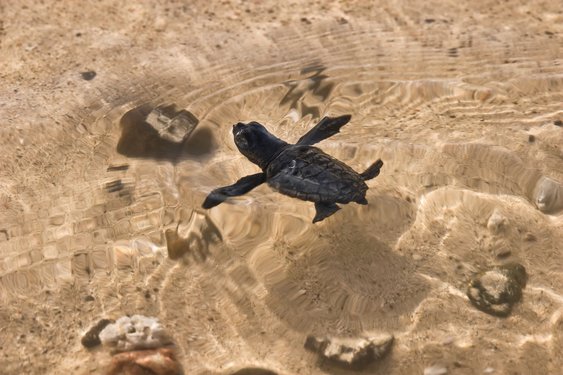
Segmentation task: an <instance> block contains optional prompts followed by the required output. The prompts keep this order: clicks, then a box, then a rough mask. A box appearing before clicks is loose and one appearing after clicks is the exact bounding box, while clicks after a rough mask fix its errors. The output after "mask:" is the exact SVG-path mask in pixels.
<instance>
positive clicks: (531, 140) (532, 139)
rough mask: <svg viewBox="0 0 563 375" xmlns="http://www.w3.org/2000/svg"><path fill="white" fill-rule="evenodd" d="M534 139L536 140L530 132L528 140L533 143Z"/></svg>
mask: <svg viewBox="0 0 563 375" xmlns="http://www.w3.org/2000/svg"><path fill="white" fill-rule="evenodd" d="M535 141H536V137H535V136H533V135H532V134H530V135H529V136H528V142H530V143H534V142H535Z"/></svg>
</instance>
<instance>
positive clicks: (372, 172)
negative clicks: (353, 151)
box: [360, 159, 383, 181]
mask: <svg viewBox="0 0 563 375" xmlns="http://www.w3.org/2000/svg"><path fill="white" fill-rule="evenodd" d="M382 166H383V162H382V161H381V159H377V161H376V162H375V163H373V164H372V165H370V166H369V168H368V169H366V170H365V171H364V172H363V173H360V176H362V178H363V179H364V181H365V180H371V179H372V178H375V177H377V175H379V170H380V169H381V167H382Z"/></svg>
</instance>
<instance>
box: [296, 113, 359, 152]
mask: <svg viewBox="0 0 563 375" xmlns="http://www.w3.org/2000/svg"><path fill="white" fill-rule="evenodd" d="M351 118H352V116H351V115H344V116H340V117H323V119H322V120H321V121H319V123H318V124H317V125H315V126H314V127H313V128H312V129H311V130H309V131H308V132H307V133H306V134H305V135H304V136H303V137H301V138H299V140H298V141H297V144H298V145H305V146H311V145H314V144H315V143H318V142H320V141H322V140H323V139H327V138H329V137H332V136H333V135H335V134H336V133H338V132H339V131H340V128H341V127H343V126H344V125H346V124H347V123H348V121H350V119H351Z"/></svg>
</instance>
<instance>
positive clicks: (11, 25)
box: [0, 0, 563, 374]
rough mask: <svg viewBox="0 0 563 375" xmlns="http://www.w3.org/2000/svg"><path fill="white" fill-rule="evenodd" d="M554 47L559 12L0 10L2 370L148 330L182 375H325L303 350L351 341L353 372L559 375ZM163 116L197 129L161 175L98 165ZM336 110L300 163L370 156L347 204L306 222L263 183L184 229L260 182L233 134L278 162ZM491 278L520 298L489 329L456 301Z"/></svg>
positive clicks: (384, 7)
mask: <svg viewBox="0 0 563 375" xmlns="http://www.w3.org/2000/svg"><path fill="white" fill-rule="evenodd" d="M562 42H563V12H562V11H561V6H560V5H559V4H557V2H556V1H532V2H530V1H507V2H496V1H482V0H479V1H473V2H470V3H463V2H455V1H440V2H439V1H430V2H424V4H423V5H420V2H414V1H413V2H407V1H399V2H385V1H375V2H374V1H357V2H354V1H351V2H341V3H336V2H334V3H333V2H318V3H312V2H311V3H306V4H305V3H301V2H289V3H287V2H285V3H284V5H278V4H277V2H256V3H248V2H227V1H224V2H221V1H213V0H211V1H205V2H203V1H201V2H200V1H195V2H189V3H188V2H187V3H186V4H180V3H179V2H173V1H155V2H116V1H108V0H102V1H99V2H96V3H95V4H94V3H92V4H88V5H86V4H82V3H80V2H71V1H66V2H57V3H56V4H50V2H47V3H45V4H42V3H39V2H32V1H17V2H16V1H14V2H3V3H2V4H0V61H1V62H0V82H1V84H0V121H1V124H0V149H1V150H2V152H1V153H0V300H1V303H0V346H1V350H0V369H1V371H0V372H2V373H5V374H22V373H29V374H32V373H33V374H40V373H53V374H63V373H64V374H68V373H73V374H88V373H103V369H104V366H105V365H106V364H107V362H108V354H106V353H104V352H101V351H98V352H89V351H87V350H86V349H84V348H83V347H82V346H81V344H80V338H81V335H82V334H83V333H84V332H85V331H86V330H87V328H88V327H90V326H91V325H92V324H94V323H95V322H96V321H97V320H98V319H100V318H103V317H109V318H118V317H120V316H122V315H124V314H142V315H146V316H156V317H158V318H159V319H160V321H161V323H162V324H163V325H164V326H165V327H166V328H167V329H168V330H169V331H170V332H171V334H172V336H173V337H174V339H175V341H176V343H177V345H178V348H179V357H180V359H181V361H182V364H183V366H184V369H185V371H186V373H187V374H208V373H216V374H229V373H232V372H234V371H235V370H237V369H240V368H244V367H263V368H267V369H270V370H273V371H276V372H278V373H280V374H295V373H300V374H329V373H339V374H340V373H342V374H344V373H347V372H346V371H345V370H341V369H334V368H332V367H329V366H327V365H319V363H318V362H317V358H316V356H315V355H314V354H313V353H310V352H308V351H306V350H305V349H304V347H303V344H304V343H305V338H306V336H307V335H309V334H316V335H319V336H324V335H344V336H354V335H359V334H361V333H362V332H365V331H381V332H387V333H392V334H393V335H394V336H395V342H394V346H393V350H392V353H391V354H390V355H389V356H388V357H387V358H385V359H384V360H383V361H382V362H380V363H377V364H374V365H372V366H371V367H369V368H368V369H367V370H366V372H367V373H376V374H422V373H423V371H424V369H425V368H429V367H431V366H435V368H447V369H448V371H449V373H453V374H481V373H483V371H485V370H489V369H494V373H495V374H508V373H518V374H557V373H559V371H560V369H561V368H563V357H562V356H561V353H562V352H563V318H562V312H563V245H562V244H563V216H562V208H563V187H562V183H563V127H561V121H563V58H562V56H563V48H562V47H563V43H562ZM90 70H92V71H95V72H96V76H95V77H94V78H93V79H92V80H85V79H83V78H82V76H81V72H86V71H90ZM169 103H175V104H177V105H178V106H179V107H180V108H186V109H188V110H189V111H191V113H193V114H194V115H195V116H196V117H197V118H198V119H199V120H200V123H199V126H198V130H196V132H195V133H194V135H193V139H192V140H191V141H190V142H188V144H187V145H186V147H185V150H184V152H183V153H182V157H181V158H180V159H178V160H176V161H170V160H168V159H167V158H166V157H162V156H163V155H164V156H166V155H165V154H163V155H160V156H161V157H157V156H158V155H156V154H155V153H151V152H150V149H146V148H143V147H144V146H143V147H141V146H140V148H135V147H136V146H137V145H138V144H143V142H142V141H141V140H139V139H136V138H128V139H125V140H123V138H122V139H121V142H122V143H121V147H125V148H126V149H127V150H129V151H130V152H133V151H134V152H136V153H137V155H139V156H145V157H144V158H138V157H131V153H130V152H129V151H128V152H129V153H128V154H127V152H125V153H126V154H127V155H124V154H123V149H120V150H121V151H122V153H119V152H118V151H117V149H118V144H120V137H122V128H123V127H124V126H125V127H126V126H131V124H133V125H132V126H134V125H135V124H138V121H137V120H136V119H138V113H140V111H136V112H135V111H133V112H129V111H131V110H132V109H134V108H136V107H139V106H141V105H146V107H145V108H149V110H150V108H152V107H154V106H155V105H159V104H169ZM128 112H129V114H128V115H127V116H126V117H125V118H124V119H123V120H121V118H122V117H123V116H124V115H125V114H126V113H128ZM344 113H351V114H352V115H353V118H352V121H351V123H350V124H349V125H347V126H346V127H345V128H344V129H343V131H342V133H341V134H339V135H336V136H334V137H332V138H331V139H329V140H326V141H323V142H322V143H321V144H320V147H322V148H323V149H324V150H325V151H326V152H328V153H330V154H332V155H334V156H335V157H338V158H340V159H341V160H343V161H345V162H346V163H348V164H349V165H351V166H352V167H353V168H355V169H356V170H358V171H360V170H363V169H365V168H366V167H367V166H368V165H369V164H371V163H372V162H373V161H374V160H376V159H377V158H381V159H383V161H384V162H385V165H384V168H383V169H382V173H381V175H380V176H379V177H378V178H377V179H375V180H372V181H370V182H369V185H370V187H371V188H370V190H369V192H368V196H367V198H368V200H369V202H370V204H369V205H368V206H367V207H364V206H358V205H354V204H351V205H348V206H345V207H343V209H342V210H341V211H339V212H338V213H337V214H336V215H335V216H333V217H331V218H329V219H328V220H326V221H324V222H322V223H320V224H317V225H312V224H311V223H310V221H311V219H312V217H313V216H314V210H313V206H312V204H310V203H307V202H301V201H298V200H294V199H291V198H288V197H285V196H282V195H280V194H277V193H275V192H273V191H272V190H271V189H269V188H268V187H267V186H261V187H259V188H257V189H255V190H254V191H253V192H252V193H250V194H248V195H247V196H245V197H241V198H238V199H236V200H235V201H234V202H233V204H223V205H221V206H219V207H217V208H214V209H212V210H210V211H204V210H201V209H199V208H198V207H199V206H200V204H201V202H202V200H203V199H204V197H205V195H206V194H207V193H208V192H209V191H210V190H211V189H212V188H214V187H217V186H220V185H225V184H229V183H232V182H233V181H235V180H236V179H238V178H239V177H241V176H243V175H245V174H250V173H255V172H256V171H257V169H256V167H255V166H253V165H252V164H251V163H249V162H248V161H246V160H245V159H244V158H243V157H242V156H241V155H240V154H239V153H238V152H237V151H236V149H235V146H234V144H233V142H232V139H231V134H230V126H231V124H233V123H235V122H237V121H249V120H257V121H260V122H262V123H264V124H267V125H268V127H269V129H271V130H272V131H273V132H274V133H275V134H277V135H278V136H280V137H282V138H284V139H286V140H288V141H295V140H297V139H298V138H299V137H300V136H301V135H302V134H303V133H304V132H306V130H307V129H309V128H310V127H312V126H313V125H314V124H315V122H316V121H318V118H319V116H323V115H325V114H329V115H337V114H344ZM136 116H137V117H136ZM120 120H121V121H120ZM128 124H129V125H128ZM555 124H559V126H558V125H555ZM131 150H133V151H131ZM128 155H129V156H128ZM123 165H128V168H126V169H125V168H121V169H120V168H111V167H116V166H123ZM108 168H109V169H108ZM118 180H120V182H119V181H118ZM194 208H195V210H194ZM540 208H541V210H540ZM167 231H168V232H167ZM165 233H168V235H167V236H166V235H165ZM166 238H168V239H169V243H170V242H171V241H175V242H174V243H175V244H176V245H175V246H177V248H176V249H184V248H186V246H187V248H189V251H188V253H187V254H186V255H184V257H183V258H181V259H179V260H171V259H168V258H167V250H166ZM505 261H515V262H519V263H521V264H523V265H524V266H525V267H526V270H527V272H528V276H529V280H528V285H527V286H526V289H525V290H524V295H523V301H522V303H520V304H518V305H516V306H515V308H514V310H513V311H512V314H511V315H510V316H509V317H508V318H505V319H501V318H496V317H493V316H489V315H487V314H485V313H483V312H481V311H479V310H477V309H475V308H474V307H473V306H472V305H471V304H470V303H469V301H468V299H467V297H466V296H465V292H466V287H467V283H468V281H469V279H470V277H471V276H472V275H473V274H474V273H476V272H478V271H482V270H485V269H487V268H489V267H492V266H494V265H496V264H501V263H503V262H505Z"/></svg>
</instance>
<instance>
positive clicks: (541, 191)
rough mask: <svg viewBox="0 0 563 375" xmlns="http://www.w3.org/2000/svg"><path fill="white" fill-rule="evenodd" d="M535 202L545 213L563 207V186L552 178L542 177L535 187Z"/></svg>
mask: <svg viewBox="0 0 563 375" xmlns="http://www.w3.org/2000/svg"><path fill="white" fill-rule="evenodd" d="M534 203H535V204H536V206H537V207H538V209H539V210H540V211H541V212H545V213H554V212H557V211H559V210H561V209H563V186H562V185H561V184H560V183H559V182H557V181H555V180H552V179H551V178H548V177H542V178H540V180H539V181H538V183H537V184H536V187H535V189H534Z"/></svg>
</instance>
